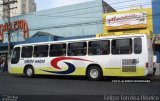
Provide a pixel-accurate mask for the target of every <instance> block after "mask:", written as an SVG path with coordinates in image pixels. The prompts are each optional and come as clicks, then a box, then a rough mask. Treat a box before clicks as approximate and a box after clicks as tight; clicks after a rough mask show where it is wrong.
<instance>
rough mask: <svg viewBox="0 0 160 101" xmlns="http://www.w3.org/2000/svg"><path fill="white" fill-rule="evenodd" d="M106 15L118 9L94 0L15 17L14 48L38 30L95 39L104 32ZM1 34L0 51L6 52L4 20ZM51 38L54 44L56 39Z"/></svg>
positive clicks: (12, 19)
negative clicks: (104, 17) (104, 15)
mask: <svg viewBox="0 0 160 101" xmlns="http://www.w3.org/2000/svg"><path fill="white" fill-rule="evenodd" d="M107 12H108V13H109V12H115V10H114V9H113V8H112V7H111V6H110V5H108V4H107V3H106V2H104V1H103V0H94V1H89V2H85V3H79V4H74V5H68V6H63V7H57V8H52V9H48V10H43V11H38V12H33V13H29V14H26V15H18V16H14V17H12V18H11V22H12V26H10V27H13V29H12V31H13V32H12V39H11V41H12V45H13V44H14V45H15V44H16V43H19V42H24V41H25V40H26V41H27V40H31V38H33V37H32V36H34V35H35V34H36V33H37V32H39V31H41V32H46V33H50V34H52V35H53V36H58V37H77V36H78V37H83V36H84V37H86V36H92V35H94V36H95V35H96V33H102V32H103V17H102V16H103V14H104V13H107ZM21 25H25V26H21ZM22 27H23V28H22ZM2 30H3V31H2ZM27 30H29V32H28V35H26V34H27V33H24V32H26V31H27ZM0 32H1V33H0V41H1V44H0V47H1V46H3V47H2V48H0V51H2V52H3V53H7V50H6V49H7V44H5V43H7V42H8V34H7V25H6V24H5V22H4V21H3V20H1V21H0ZM25 36H27V37H25ZM34 39H35V40H34V42H39V41H40V42H42V41H43V40H42V38H34ZM49 39H52V41H53V40H54V39H57V38H49ZM45 41H51V40H45ZM29 42H33V41H29ZM2 49H3V50H2ZM0 53H1V52H0Z"/></svg>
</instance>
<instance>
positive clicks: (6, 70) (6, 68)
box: [2, 57, 8, 73]
mask: <svg viewBox="0 0 160 101" xmlns="http://www.w3.org/2000/svg"><path fill="white" fill-rule="evenodd" d="M2 67H3V69H2V73H4V72H6V73H7V72H8V60H7V57H6V58H5V59H4V61H3V64H2Z"/></svg>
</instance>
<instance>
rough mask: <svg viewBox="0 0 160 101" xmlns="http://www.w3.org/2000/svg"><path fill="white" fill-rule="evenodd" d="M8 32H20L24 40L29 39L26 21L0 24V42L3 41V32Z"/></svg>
mask: <svg viewBox="0 0 160 101" xmlns="http://www.w3.org/2000/svg"><path fill="white" fill-rule="evenodd" d="M9 30H12V31H17V30H22V31H23V37H24V39H26V38H29V30H28V24H27V22H26V20H19V21H15V22H10V23H9V24H8V23H5V24H0V40H3V39H4V32H8V31H9Z"/></svg>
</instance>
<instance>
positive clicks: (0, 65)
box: [0, 56, 3, 71]
mask: <svg viewBox="0 0 160 101" xmlns="http://www.w3.org/2000/svg"><path fill="white" fill-rule="evenodd" d="M2 64H3V59H2V57H1V56H0V71H1V70H2Z"/></svg>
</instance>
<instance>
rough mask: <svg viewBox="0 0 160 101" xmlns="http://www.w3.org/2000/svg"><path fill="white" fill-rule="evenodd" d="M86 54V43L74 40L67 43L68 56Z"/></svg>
mask: <svg viewBox="0 0 160 101" xmlns="http://www.w3.org/2000/svg"><path fill="white" fill-rule="evenodd" d="M86 54H87V43H86V42H76V43H69V44H68V55H69V56H84V55H86Z"/></svg>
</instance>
